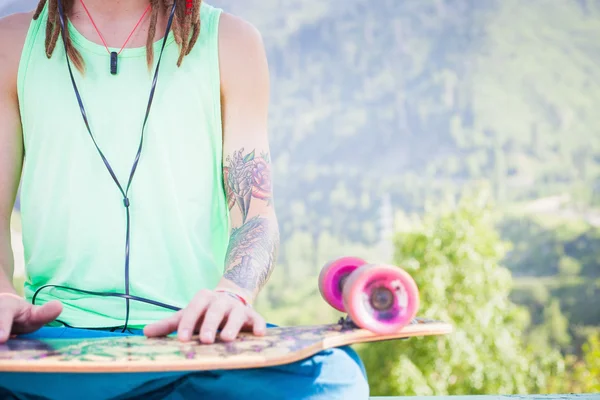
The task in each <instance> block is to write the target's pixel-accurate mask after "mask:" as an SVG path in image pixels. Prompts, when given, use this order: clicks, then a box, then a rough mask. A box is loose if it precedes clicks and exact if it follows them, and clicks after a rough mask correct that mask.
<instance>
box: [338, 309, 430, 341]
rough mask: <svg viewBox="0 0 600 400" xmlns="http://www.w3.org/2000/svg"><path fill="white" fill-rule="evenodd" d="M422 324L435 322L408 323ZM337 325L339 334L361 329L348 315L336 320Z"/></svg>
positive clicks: (418, 320)
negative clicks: (339, 329) (339, 330)
mask: <svg viewBox="0 0 600 400" xmlns="http://www.w3.org/2000/svg"><path fill="white" fill-rule="evenodd" d="M424 322H425V323H426V322H436V321H434V320H423V319H418V318H413V319H412V320H411V321H410V325H413V324H419V323H424ZM337 323H338V325H341V327H342V330H341V332H344V331H351V330H353V329H361V327H360V326H358V325H356V324H355V323H354V321H352V318H351V317H350V316H349V315H346V316H345V317H340V319H339V320H338V322H337ZM396 340H408V338H407V337H405V338H399V339H396Z"/></svg>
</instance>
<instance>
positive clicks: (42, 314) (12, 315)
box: [0, 293, 62, 343]
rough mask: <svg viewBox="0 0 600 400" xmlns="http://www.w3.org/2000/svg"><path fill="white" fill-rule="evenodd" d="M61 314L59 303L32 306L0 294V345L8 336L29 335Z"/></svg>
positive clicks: (9, 295)
mask: <svg viewBox="0 0 600 400" xmlns="http://www.w3.org/2000/svg"><path fill="white" fill-rule="evenodd" d="M61 312H62V304H61V303H60V302H59V301H56V300H55V301H51V302H49V303H46V304H44V305H42V306H34V305H31V304H30V303H28V302H27V301H25V299H21V298H19V296H17V295H12V294H3V293H0V343H4V342H6V341H7V340H8V338H9V337H10V335H11V334H12V335H14V334H20V333H30V332H34V331H37V330H38V329H40V328H41V327H42V326H44V325H46V324H47V323H49V322H52V321H54V320H55V319H56V318H57V317H58V316H59V315H60V313H61Z"/></svg>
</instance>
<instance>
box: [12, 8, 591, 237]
mask: <svg viewBox="0 0 600 400" xmlns="http://www.w3.org/2000/svg"><path fill="white" fill-rule="evenodd" d="M212 4H213V5H215V6H218V7H222V8H223V9H225V10H226V11H229V12H232V13H234V14H237V15H240V16H242V17H244V18H246V19H247V20H249V21H250V22H252V23H253V24H254V25H256V26H257V27H258V28H259V30H260V31H261V32H262V34H263V38H264V42H265V45H266V48H267V52H268V57H269V63H270V69H271V77H272V103H271V118H270V121H271V123H270V124H271V125H270V132H271V143H272V153H273V163H274V173H275V177H276V182H275V185H276V186H275V187H276V198H277V203H276V206H277V209H278V214H279V216H280V219H281V224H282V232H283V237H284V238H290V237H291V236H292V235H293V233H294V232H297V231H304V232H308V233H310V234H312V235H313V236H315V237H316V236H317V235H319V234H320V233H321V232H324V231H327V232H329V233H330V234H332V235H334V236H338V237H342V238H345V239H350V240H352V241H360V242H366V243H373V242H376V241H377V240H378V239H379V233H378V232H379V231H380V230H381V229H382V227H381V226H380V224H379V222H378V220H379V209H380V208H381V207H382V204H383V203H382V202H383V199H384V198H388V197H389V199H390V200H391V203H392V205H393V207H394V208H395V209H404V210H408V211H421V210H422V209H423V205H424V203H425V202H426V201H427V200H433V201H435V200H437V199H439V198H440V197H441V196H442V195H444V194H451V195H456V194H458V193H459V192H460V191H461V190H462V189H463V188H464V187H465V186H466V185H468V184H471V183H473V182H480V181H484V182H487V183H489V184H491V185H492V187H493V189H494V192H495V195H496V198H497V199H498V201H499V202H500V203H514V202H526V201H530V200H535V199H538V198H541V197H545V196H550V195H562V194H564V193H569V194H571V195H572V196H573V198H575V199H576V202H577V203H578V204H577V205H578V206H579V207H591V206H593V205H599V204H600V132H599V129H600V128H599V124H598V118H597V117H596V112H597V109H598V108H599V107H598V106H600V68H598V67H599V66H600V42H599V41H598V40H597V38H598V37H599V36H600V1H599V0H577V1H575V0H574V1H562V2H556V1H553V0H530V1H528V2H522V1H518V0H488V1H485V2H482V1H476V0H406V1H398V0H378V1H377V2H364V1H359V0H344V1H342V0H328V1H317V2H315V1H314V0H313V1H309V0H260V1H259V0H245V1H243V2H241V1H238V0H214V1H213V2H212ZM26 5H27V7H26ZM34 5H35V2H33V1H24V2H12V3H10V4H9V5H4V8H3V9H0V14H2V13H3V12H4V13H5V12H7V10H8V11H9V12H10V11H11V10H12V11H16V10H17V9H22V8H31V7H33V6H34Z"/></svg>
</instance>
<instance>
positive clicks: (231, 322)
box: [220, 305, 250, 342]
mask: <svg viewBox="0 0 600 400" xmlns="http://www.w3.org/2000/svg"><path fill="white" fill-rule="evenodd" d="M249 317H250V316H249V315H248V307H246V306H242V305H239V306H235V307H233V309H232V310H231V312H230V313H229V316H228V317H227V323H226V324H225V326H224V327H223V330H221V335H220V336H221V339H223V340H224V341H226V342H230V341H232V340H234V339H235V338H236V337H237V335H238V333H240V330H241V329H242V326H243V325H244V324H245V323H246V321H248V319H249Z"/></svg>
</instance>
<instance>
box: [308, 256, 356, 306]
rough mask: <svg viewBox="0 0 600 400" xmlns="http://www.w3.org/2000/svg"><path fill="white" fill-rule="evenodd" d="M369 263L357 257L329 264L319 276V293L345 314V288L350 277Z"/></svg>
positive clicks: (339, 259)
mask: <svg viewBox="0 0 600 400" xmlns="http://www.w3.org/2000/svg"><path fill="white" fill-rule="evenodd" d="M366 263H367V262H366V261H365V260H363V259H361V258H357V257H342V258H338V259H336V260H333V261H330V262H329V263H327V264H326V265H325V266H324V267H323V268H322V269H321V273H320V274H319V291H320V292H321V296H323V298H324V299H325V301H326V302H327V303H329V305H330V306H332V307H333V308H335V309H336V310H338V311H342V312H344V311H345V309H344V299H343V295H342V293H343V287H344V284H345V282H346V278H348V275H350V273H352V271H354V270H356V269H357V268H358V267H360V266H362V265H365V264H366Z"/></svg>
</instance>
